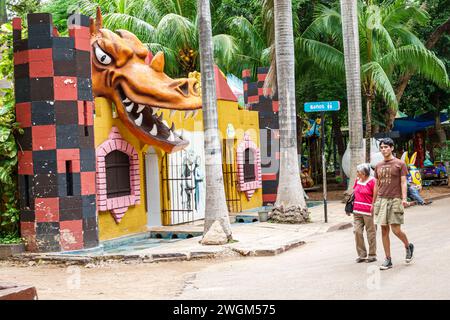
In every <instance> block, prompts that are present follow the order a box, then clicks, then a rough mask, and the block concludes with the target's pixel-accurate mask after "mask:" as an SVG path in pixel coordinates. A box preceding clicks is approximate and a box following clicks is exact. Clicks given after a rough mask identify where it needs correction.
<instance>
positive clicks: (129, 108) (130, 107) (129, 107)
mask: <svg viewBox="0 0 450 320" xmlns="http://www.w3.org/2000/svg"><path fill="white" fill-rule="evenodd" d="M133 108H134V103H131V104H130V105H129V106H128V107H125V109H127V111H128V112H131V111H133Z"/></svg>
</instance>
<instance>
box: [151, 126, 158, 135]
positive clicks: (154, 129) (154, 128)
mask: <svg viewBox="0 0 450 320" xmlns="http://www.w3.org/2000/svg"><path fill="white" fill-rule="evenodd" d="M150 134H151V135H152V136H156V135H157V134H158V128H157V127H156V124H153V128H152V130H150Z"/></svg>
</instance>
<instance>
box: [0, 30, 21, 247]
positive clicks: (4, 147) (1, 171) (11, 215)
mask: <svg viewBox="0 0 450 320" xmlns="http://www.w3.org/2000/svg"><path fill="white" fill-rule="evenodd" d="M1 31H2V32H1V33H0V43H2V44H3V45H2V46H1V47H0V57H1V60H0V79H6V80H8V81H11V82H12V80H13V69H14V65H13V50H12V26H11V24H4V25H2V26H1ZM0 93H1V94H0V195H1V198H0V239H13V238H17V237H18V234H19V209H18V195H17V150H18V148H17V144H16V139H15V134H19V133H23V131H22V129H21V128H20V127H19V124H18V123H17V122H16V117H15V110H14V106H15V103H14V89H13V88H7V89H1V92H0ZM1 241H3V240H1ZM5 241H6V240H5ZM8 241H9V240H8ZM3 242H4V241H3Z"/></svg>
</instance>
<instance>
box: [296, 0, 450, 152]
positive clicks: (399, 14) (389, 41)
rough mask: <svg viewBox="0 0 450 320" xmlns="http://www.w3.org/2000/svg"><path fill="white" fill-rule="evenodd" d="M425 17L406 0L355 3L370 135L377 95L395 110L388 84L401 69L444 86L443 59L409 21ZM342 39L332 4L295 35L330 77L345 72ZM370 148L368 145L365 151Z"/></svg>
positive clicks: (338, 17)
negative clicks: (418, 36) (419, 35)
mask: <svg viewBox="0 0 450 320" xmlns="http://www.w3.org/2000/svg"><path fill="white" fill-rule="evenodd" d="M374 2H375V1H374ZM344 3H345V2H344ZM342 10H343V8H342ZM346 13H348V12H346ZM427 19H428V16H427V14H426V12H425V11H424V10H423V9H422V8H420V7H417V6H415V5H413V4H410V5H407V3H406V1H405V0H397V1H394V2H393V3H391V4H389V5H385V4H383V5H376V4H371V5H366V4H364V3H362V2H359V7H358V21H359V47H360V48H361V50H360V60H361V86H362V92H363V95H364V98H365V103H366V137H367V138H370V137H371V136H372V116H371V113H372V105H373V103H374V101H375V98H376V97H377V96H378V97H380V98H381V99H382V100H383V101H384V103H385V104H386V105H387V106H388V107H389V108H390V110H392V111H393V112H396V111H397V109H398V102H397V99H396V96H395V92H394V89H393V86H392V84H393V83H395V78H396V77H398V74H399V73H401V74H403V73H405V72H412V73H416V74H419V75H421V76H423V77H425V78H427V79H428V80H430V81H432V82H434V83H436V84H437V85H439V86H441V87H444V88H445V87H448V85H449V80H448V75H447V72H446V69H445V66H444V64H443V63H442V61H441V60H439V59H438V58H437V57H436V55H435V54H434V53H433V52H431V51H430V50H428V49H427V48H425V46H424V45H423V43H422V42H421V41H420V40H419V39H418V38H417V37H416V36H415V34H414V33H413V31H412V30H411V26H410V25H412V24H410V23H409V22H410V21H411V20H413V21H416V22H417V23H424V22H425V21H426V20H427ZM344 38H346V37H343V33H342V28H341V14H339V12H338V11H337V10H336V9H334V8H328V7H326V6H323V5H318V6H317V11H316V19H315V20H314V21H313V23H312V24H311V25H310V26H309V27H308V28H307V29H306V30H305V31H304V32H303V34H302V36H301V37H299V38H298V39H297V45H298V49H299V51H300V52H301V54H302V55H304V56H306V57H309V58H311V59H312V60H313V61H314V63H316V64H317V65H318V66H319V67H321V69H322V70H324V71H325V72H327V73H329V74H332V75H334V76H343V75H344V72H343V71H344V70H343V68H342V66H343V65H344V54H343V53H342V43H343V39H344ZM346 41H348V39H346ZM369 149H370V148H367V150H366V151H367V156H368V155H369V152H370V151H369ZM366 160H369V158H367V159H366Z"/></svg>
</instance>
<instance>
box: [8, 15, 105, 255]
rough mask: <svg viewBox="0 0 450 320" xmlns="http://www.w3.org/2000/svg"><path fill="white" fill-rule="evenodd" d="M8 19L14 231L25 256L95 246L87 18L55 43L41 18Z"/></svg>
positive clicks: (79, 18)
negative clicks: (17, 129) (16, 132)
mask: <svg viewBox="0 0 450 320" xmlns="http://www.w3.org/2000/svg"><path fill="white" fill-rule="evenodd" d="M27 21H28V39H22V37H21V34H22V30H21V29H22V27H21V25H22V21H21V19H20V18H15V19H13V37H14V78H15V97H16V117H17V121H18V122H20V125H21V127H22V128H23V130H24V134H23V135H21V136H20V137H19V139H18V142H19V144H20V150H19V168H18V171H19V192H20V211H21V212H20V227H21V228H20V229H21V234H22V237H23V238H25V239H26V240H27V250H29V251H37V252H55V251H68V250H78V249H84V248H91V247H96V246H97V245H98V223H97V214H96V198H95V197H96V195H95V194H96V193H95V148H94V130H93V96H92V85H91V82H92V80H91V51H90V31H89V18H88V17H86V16H83V15H73V16H71V17H70V18H69V20H68V21H69V22H68V27H69V37H60V36H59V35H58V32H57V30H56V28H54V27H53V23H52V16H51V15H50V14H47V13H36V14H29V15H28V16H27Z"/></svg>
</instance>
